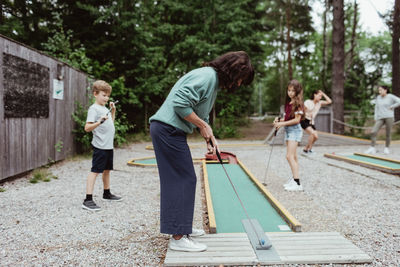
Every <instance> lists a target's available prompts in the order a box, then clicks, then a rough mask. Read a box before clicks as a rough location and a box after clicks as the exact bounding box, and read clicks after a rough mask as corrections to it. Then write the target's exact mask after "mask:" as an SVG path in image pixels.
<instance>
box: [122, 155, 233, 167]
mask: <svg viewBox="0 0 400 267" xmlns="http://www.w3.org/2000/svg"><path fill="white" fill-rule="evenodd" d="M146 159H155V157H154V156H153V157H144V158H134V159H131V160H130V161H128V162H127V164H128V165H129V166H136V167H156V166H157V164H153V163H151V164H146V163H137V162H136V161H140V160H146ZM203 160H204V158H194V159H193V163H194V164H199V163H201V162H202V161H203ZM207 162H209V163H218V162H219V161H217V160H209V161H207ZM224 162H228V160H224Z"/></svg>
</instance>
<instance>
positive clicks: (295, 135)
mask: <svg viewBox="0 0 400 267" xmlns="http://www.w3.org/2000/svg"><path fill="white" fill-rule="evenodd" d="M302 137H303V130H302V129H301V126H300V123H299V124H295V125H291V126H285V141H297V142H301V138H302Z"/></svg>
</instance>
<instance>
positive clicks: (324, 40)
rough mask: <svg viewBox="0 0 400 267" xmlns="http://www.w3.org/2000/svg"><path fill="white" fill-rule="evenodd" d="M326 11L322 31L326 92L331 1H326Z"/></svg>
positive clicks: (323, 79)
mask: <svg viewBox="0 0 400 267" xmlns="http://www.w3.org/2000/svg"><path fill="white" fill-rule="evenodd" d="M324 3H325V9H324V13H323V15H322V18H323V30H322V40H323V43H322V88H323V90H324V92H326V91H327V89H328V85H327V69H328V41H327V38H328V37H327V16H328V13H329V11H330V8H331V5H330V1H329V0H324Z"/></svg>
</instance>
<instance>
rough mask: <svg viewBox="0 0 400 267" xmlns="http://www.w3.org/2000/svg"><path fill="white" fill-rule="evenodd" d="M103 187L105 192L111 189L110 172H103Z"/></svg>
mask: <svg viewBox="0 0 400 267" xmlns="http://www.w3.org/2000/svg"><path fill="white" fill-rule="evenodd" d="M102 176H103V187H104V190H107V189H110V170H105V171H103V175H102Z"/></svg>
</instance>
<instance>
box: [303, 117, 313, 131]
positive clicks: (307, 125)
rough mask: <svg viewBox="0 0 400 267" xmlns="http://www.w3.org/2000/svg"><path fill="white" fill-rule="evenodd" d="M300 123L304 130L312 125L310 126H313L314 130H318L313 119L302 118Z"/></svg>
mask: <svg viewBox="0 0 400 267" xmlns="http://www.w3.org/2000/svg"><path fill="white" fill-rule="evenodd" d="M300 125H301V128H303V129H304V130H305V129H307V128H308V127H310V126H311V128H313V129H314V130H317V129H315V126H314V124H311V121H310V120H309V119H304V120H302V121H301V122H300Z"/></svg>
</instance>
